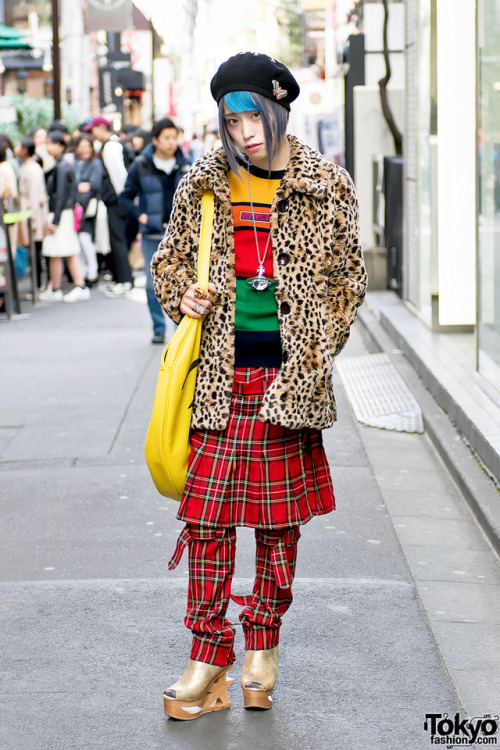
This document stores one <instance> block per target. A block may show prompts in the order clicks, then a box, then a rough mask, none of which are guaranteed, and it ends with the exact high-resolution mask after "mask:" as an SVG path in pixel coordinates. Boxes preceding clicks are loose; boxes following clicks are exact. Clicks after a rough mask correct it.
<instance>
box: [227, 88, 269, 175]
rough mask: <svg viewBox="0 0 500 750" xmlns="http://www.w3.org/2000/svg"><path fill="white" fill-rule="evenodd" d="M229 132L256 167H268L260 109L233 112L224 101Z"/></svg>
mask: <svg viewBox="0 0 500 750" xmlns="http://www.w3.org/2000/svg"><path fill="white" fill-rule="evenodd" d="M224 116H225V118H226V128H227V132H228V133H229V135H230V136H231V138H232V139H233V141H234V142H235V144H236V145H237V146H238V148H240V149H241V151H243V153H244V154H246V155H247V156H248V158H249V159H250V161H251V162H252V164H254V165H255V166H256V167H262V168H263V169H266V168H268V167H269V165H268V161H267V148H266V139H265V136H264V123H263V121H262V116H261V112H260V111H259V110H258V109H254V110H251V111H250V112H231V110H230V109H229V107H228V106H227V104H225V103H224Z"/></svg>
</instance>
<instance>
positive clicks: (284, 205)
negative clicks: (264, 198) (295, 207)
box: [277, 200, 288, 213]
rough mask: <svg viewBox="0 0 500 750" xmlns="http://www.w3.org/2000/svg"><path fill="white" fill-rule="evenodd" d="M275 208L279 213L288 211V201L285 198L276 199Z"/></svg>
mask: <svg viewBox="0 0 500 750" xmlns="http://www.w3.org/2000/svg"><path fill="white" fill-rule="evenodd" d="M277 209H278V211H280V212H281V213H284V212H285V211H288V201H286V200H281V201H278V203H277Z"/></svg>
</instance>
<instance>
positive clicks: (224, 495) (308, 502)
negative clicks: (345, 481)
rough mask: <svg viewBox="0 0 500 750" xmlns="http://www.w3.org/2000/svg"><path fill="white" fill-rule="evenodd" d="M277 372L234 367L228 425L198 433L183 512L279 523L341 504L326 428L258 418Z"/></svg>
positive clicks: (199, 518)
mask: <svg viewBox="0 0 500 750" xmlns="http://www.w3.org/2000/svg"><path fill="white" fill-rule="evenodd" d="M277 374H278V370H277V369H275V368H266V367H259V368H250V367H239V368H236V369H235V375H234V382H233V394H232V399H231V409H230V416H229V422H228V424H227V426H226V428H225V429H224V430H195V431H194V432H193V433H192V436H191V455H190V459H189V466H188V473H187V480H186V487H185V489H184V495H183V497H182V500H181V504H180V508H179V512H178V514H177V518H178V519H180V520H182V521H185V522H186V523H193V524H198V525H202V526H222V527H230V526H251V527H254V528H264V529H278V528H283V527H289V526H295V525H297V524H304V523H306V522H307V521H309V520H310V519H311V518H312V517H313V516H316V515H321V514H323V513H329V512H330V511H332V510H333V509H334V508H335V497H334V494H333V485H332V480H331V476H330V469H329V467H328V461H327V459H326V455H325V451H324V449H323V442H322V437H321V432H320V431H318V430H310V429H306V428H304V429H302V430H291V429H288V428H286V427H280V426H277V425H273V424H267V423H266V422H262V421H261V420H259V419H258V414H259V411H260V406H261V402H262V399H263V396H264V394H265V392H266V390H267V388H268V387H269V385H270V384H271V383H272V381H273V380H274V378H275V377H276V375H277Z"/></svg>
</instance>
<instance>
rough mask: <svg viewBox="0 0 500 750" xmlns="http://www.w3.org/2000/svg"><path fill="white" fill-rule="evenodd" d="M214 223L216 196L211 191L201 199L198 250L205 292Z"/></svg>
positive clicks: (201, 283)
mask: <svg viewBox="0 0 500 750" xmlns="http://www.w3.org/2000/svg"><path fill="white" fill-rule="evenodd" d="M213 223H214V194H213V193H212V191H211V190H209V191H208V192H206V193H204V194H203V196H202V199H201V229H200V247H199V250H198V283H199V284H200V286H201V287H202V288H203V289H204V290H205V291H207V290H208V273H209V269H210V250H211V246H212V227H213Z"/></svg>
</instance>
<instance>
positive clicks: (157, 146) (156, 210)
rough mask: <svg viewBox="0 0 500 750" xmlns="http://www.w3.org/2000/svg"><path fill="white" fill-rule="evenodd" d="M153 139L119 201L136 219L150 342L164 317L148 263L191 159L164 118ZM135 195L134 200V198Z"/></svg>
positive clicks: (157, 339) (159, 337)
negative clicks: (178, 143)
mask: <svg viewBox="0 0 500 750" xmlns="http://www.w3.org/2000/svg"><path fill="white" fill-rule="evenodd" d="M152 132H153V139H152V142H151V143H150V144H149V146H146V148H145V149H144V151H143V152H142V154H141V155H140V156H138V157H137V159H136V160H135V161H134V162H133V164H132V165H131V166H130V169H129V172H128V176H127V181H126V183H125V187H124V189H123V191H122V193H121V194H120V196H119V203H120V205H121V206H123V208H124V209H125V210H126V213H127V215H133V216H135V217H136V218H137V219H138V221H139V231H140V232H141V234H142V254H143V256H144V266H145V271H146V293H147V299H148V307H149V311H150V313H151V318H152V321H153V339H152V343H153V344H163V342H164V341H165V318H164V315H163V311H162V309H161V306H160V303H159V302H158V300H157V299H156V297H155V293H154V289H153V279H152V277H151V271H150V264H151V258H152V257H153V254H154V253H155V252H156V250H157V249H158V243H159V242H160V240H161V239H162V238H163V235H164V233H165V227H166V225H167V223H168V220H169V218H170V213H171V211H172V201H173V198H174V193H175V190H176V188H177V185H178V184H179V182H180V180H181V178H182V177H183V176H184V175H185V174H186V172H188V170H189V167H190V163H189V161H188V159H187V158H186V157H185V156H184V155H183V153H182V151H181V149H180V148H179V147H178V145H177V138H178V130H177V127H176V126H175V125H174V123H173V122H172V120H169V119H167V118H164V119H162V120H159V121H158V122H155V124H154V125H153V131H152ZM136 199H137V200H136Z"/></svg>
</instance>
